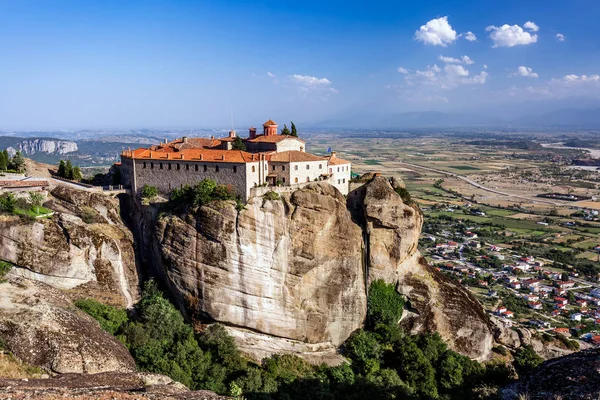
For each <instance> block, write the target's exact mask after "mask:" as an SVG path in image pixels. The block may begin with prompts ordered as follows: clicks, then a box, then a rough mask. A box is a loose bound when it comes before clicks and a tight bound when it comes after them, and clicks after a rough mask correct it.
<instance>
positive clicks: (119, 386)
mask: <svg viewBox="0 0 600 400" xmlns="http://www.w3.org/2000/svg"><path fill="white" fill-rule="evenodd" d="M58 398H60V399H82V400H83V399H96V400H115V399H135V400H179V399H181V400H183V399H186V400H187V399H189V400H226V399H230V397H224V396H219V395H217V394H216V393H214V392H210V391H208V390H199V391H190V390H188V389H187V388H186V387H185V386H183V385H182V384H181V383H178V382H174V381H173V380H171V379H170V378H168V377H166V376H164V375H158V374H150V373H143V372H137V373H114V372H113V373H99V374H94V375H84V374H64V375H60V376H58V377H55V378H51V379H30V380H21V379H1V378H0V399H31V400H43V399H58Z"/></svg>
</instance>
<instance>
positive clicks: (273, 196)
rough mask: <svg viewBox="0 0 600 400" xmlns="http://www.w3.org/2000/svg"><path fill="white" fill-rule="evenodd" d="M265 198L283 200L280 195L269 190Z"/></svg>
mask: <svg viewBox="0 0 600 400" xmlns="http://www.w3.org/2000/svg"><path fill="white" fill-rule="evenodd" d="M263 198H264V199H265V200H281V196H279V193H277V192H274V191H272V190H269V191H268V192H267V193H265V194H264V195H263Z"/></svg>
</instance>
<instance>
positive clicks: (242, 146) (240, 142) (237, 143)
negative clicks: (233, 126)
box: [231, 136, 246, 151]
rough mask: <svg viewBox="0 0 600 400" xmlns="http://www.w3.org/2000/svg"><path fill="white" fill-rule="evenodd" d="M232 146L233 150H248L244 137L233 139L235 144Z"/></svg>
mask: <svg viewBox="0 0 600 400" xmlns="http://www.w3.org/2000/svg"><path fill="white" fill-rule="evenodd" d="M231 148H232V149H233V150H241V151H246V145H245V144H244V141H243V140H242V138H240V137H239V136H238V137H236V138H235V140H234V141H233V145H232V146H231Z"/></svg>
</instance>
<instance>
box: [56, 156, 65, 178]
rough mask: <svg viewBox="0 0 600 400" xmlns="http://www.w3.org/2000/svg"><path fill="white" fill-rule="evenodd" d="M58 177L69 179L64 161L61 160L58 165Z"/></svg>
mask: <svg viewBox="0 0 600 400" xmlns="http://www.w3.org/2000/svg"><path fill="white" fill-rule="evenodd" d="M56 175H58V177H59V178H66V177H67V174H66V167H65V162H64V160H60V162H59V163H58V171H57V172H56Z"/></svg>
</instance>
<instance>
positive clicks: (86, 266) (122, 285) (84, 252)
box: [0, 187, 139, 307]
mask: <svg viewBox="0 0 600 400" xmlns="http://www.w3.org/2000/svg"><path fill="white" fill-rule="evenodd" d="M52 194H53V195H52V196H51V199H50V200H49V202H48V203H47V204H48V205H49V206H50V207H52V208H53V209H54V210H57V212H56V213H55V215H54V216H53V217H52V218H50V219H38V220H35V221H29V220H23V219H21V218H19V217H16V216H0V232H1V233H0V260H5V261H9V262H11V263H13V264H15V267H14V268H13V269H12V271H11V275H13V276H22V277H26V278H29V279H34V280H37V281H41V282H44V283H46V284H48V285H50V286H53V287H56V288H59V289H67V290H68V291H69V293H71V294H72V295H73V297H94V298H97V299H99V300H101V301H103V302H107V303H111V304H115V305H119V306H127V307H130V306H132V305H133V303H134V301H135V300H136V299H137V298H138V297H139V290H138V277H137V269H136V264H135V254H134V249H133V235H132V234H131V232H129V230H128V229H127V228H126V227H125V226H124V225H123V224H122V222H121V221H120V218H119V213H118V207H119V203H118V201H117V200H116V199H113V198H109V197H107V196H103V195H101V194H96V193H89V192H84V191H78V190H73V189H69V188H66V187H58V188H56V189H55V190H54V191H53V192H52ZM84 211H85V212H86V213H88V214H90V213H92V215H93V219H94V220H93V221H91V223H85V222H84V221H83V220H82V219H81V218H80V217H79V215H82V213H83V212H84ZM88 217H90V216H89V215H88ZM90 218H91V217H90Z"/></svg>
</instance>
